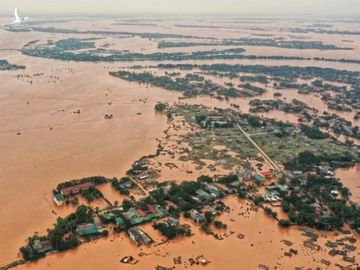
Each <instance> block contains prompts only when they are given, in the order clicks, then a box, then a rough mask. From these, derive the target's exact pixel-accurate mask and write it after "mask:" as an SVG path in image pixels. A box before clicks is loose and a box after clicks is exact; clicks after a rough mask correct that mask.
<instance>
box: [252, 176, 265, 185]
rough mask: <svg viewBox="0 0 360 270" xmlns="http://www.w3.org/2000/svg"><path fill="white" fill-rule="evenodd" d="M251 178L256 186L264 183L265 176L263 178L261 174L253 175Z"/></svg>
mask: <svg viewBox="0 0 360 270" xmlns="http://www.w3.org/2000/svg"><path fill="white" fill-rule="evenodd" d="M253 178H254V179H255V181H256V183H257V184H261V183H263V182H264V181H265V176H263V175H262V174H255V175H254V176H253Z"/></svg>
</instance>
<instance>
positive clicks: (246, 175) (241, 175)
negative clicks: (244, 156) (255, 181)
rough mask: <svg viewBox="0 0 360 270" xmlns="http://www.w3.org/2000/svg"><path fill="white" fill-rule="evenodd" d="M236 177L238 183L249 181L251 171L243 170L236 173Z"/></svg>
mask: <svg viewBox="0 0 360 270" xmlns="http://www.w3.org/2000/svg"><path fill="white" fill-rule="evenodd" d="M237 177H238V178H239V181H240V182H242V181H244V180H249V179H250V178H251V171H249V170H245V171H243V172H239V173H237Z"/></svg>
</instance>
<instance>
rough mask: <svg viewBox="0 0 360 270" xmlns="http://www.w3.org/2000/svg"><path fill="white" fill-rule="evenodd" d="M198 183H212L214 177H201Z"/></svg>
mask: <svg viewBox="0 0 360 270" xmlns="http://www.w3.org/2000/svg"><path fill="white" fill-rule="evenodd" d="M197 181H198V182H199V183H203V182H206V183H212V182H213V179H212V177H210V176H208V175H200V176H199V177H198V179H197Z"/></svg>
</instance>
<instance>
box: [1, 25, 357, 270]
mask: <svg viewBox="0 0 360 270" xmlns="http://www.w3.org/2000/svg"><path fill="white" fill-rule="evenodd" d="M0 21H1V23H6V22H7V20H6V19H2V18H1V19H0ZM113 22H114V21H113V20H110V19H109V20H105V19H104V20H100V19H99V20H97V21H96V22H94V21H92V20H91V21H89V20H87V19H86V20H81V19H78V20H77V22H76V25H75V24H74V22H64V23H59V24H57V25H56V26H57V27H59V28H62V27H63V28H74V26H76V28H77V29H80V30H88V29H90V28H91V29H94V30H96V29H98V30H114V31H133V32H146V31H149V32H161V33H178V34H192V35H199V36H213V37H217V38H223V37H227V38H240V37H249V36H250V35H251V34H253V31H257V33H258V34H264V33H266V34H270V35H273V36H279V35H283V36H284V37H287V36H288V35H289V33H287V32H281V31H279V27H280V26H281V22H280V23H277V24H268V25H267V24H264V23H257V24H256V27H258V28H264V29H265V30H263V31H262V30H261V29H258V30H251V29H249V25H248V24H236V23H231V22H230V24H231V26H232V27H235V29H230V30H229V29H227V30H226V28H222V29H218V30H215V29H201V28H180V27H176V26H175V24H181V23H180V22H179V21H178V20H174V21H171V20H170V22H166V21H161V22H159V23H157V24H156V26H152V27H145V28H146V29H144V27H143V26H128V25H113ZM182 23H183V24H191V23H194V22H193V20H184V21H183V22H182ZM284 23H285V22H284ZM222 24H224V25H226V23H222ZM278 24H280V25H278ZM294 25H295V26H296V23H294V22H289V23H286V26H287V27H290V26H294ZM43 26H54V24H48V25H46V24H44V25H43ZM341 27H345V26H343V25H341ZM303 35H305V37H306V38H307V39H309V40H322V41H324V42H329V43H333V44H336V45H338V46H345V45H346V46H350V45H351V46H353V47H354V50H352V51H318V50H302V51H300V50H292V49H280V48H267V47H246V49H247V50H248V53H249V54H261V55H289V56H299V55H300V56H304V57H328V58H350V59H358V58H357V57H358V56H359V49H360V38H359V36H351V37H346V38H347V39H349V38H351V39H352V40H353V41H354V42H353V43H345V42H341V41H340V40H342V39H345V38H334V37H328V36H324V35H318V34H317V35H315V34H303ZM89 36H91V35H84V36H82V37H89ZM68 37H77V36H76V35H74V34H71V35H67V34H56V33H39V32H26V33H14V32H7V31H5V30H3V29H0V59H7V60H8V61H9V62H11V63H13V64H19V65H24V66H26V69H24V70H17V71H0V108H1V111H0V149H1V151H0V153H1V155H0V205H1V207H0V217H1V219H0V220H1V221H0V235H1V238H0V266H1V265H4V264H6V263H9V262H11V261H14V260H16V259H18V258H19V247H20V246H22V245H24V243H25V241H26V239H27V237H28V236H30V235H32V234H34V232H39V233H40V234H42V233H45V232H46V229H47V228H49V227H51V226H52V224H53V223H54V222H55V220H56V218H57V216H65V215H66V214H68V213H69V211H71V209H69V208H58V207H56V206H55V205H54V203H53V201H52V199H51V191H52V189H53V188H54V187H55V186H56V185H57V184H58V183H59V182H61V181H64V180H69V179H74V178H81V177H86V176H92V175H104V176H107V177H113V176H116V177H121V176H123V175H124V174H125V172H126V170H128V169H129V167H130V166H131V164H132V162H133V161H134V160H136V159H138V158H139V157H141V156H144V155H148V154H152V153H154V152H155V151H156V147H157V138H160V137H162V136H163V130H165V129H166V128H167V123H166V117H164V116H162V115H160V114H156V113H155V112H154V105H155V104H156V103H157V102H158V101H176V100H178V98H179V97H180V94H179V93H176V92H171V91H166V90H163V89H160V88H156V87H146V86H144V85H139V84H137V83H128V82H126V81H123V80H120V79H118V78H115V77H112V76H109V75H108V71H112V70H117V69H118V68H119V67H121V66H127V67H128V66H131V65H133V64H134V63H133V62H127V63H101V62H99V63H85V62H67V61H57V60H50V59H43V58H34V57H29V56H25V55H22V54H21V52H20V51H17V50H13V49H21V48H22V46H23V45H24V44H26V43H27V42H30V41H33V40H40V41H41V42H46V41H47V40H53V39H54V40H57V39H63V38H68ZM195 41H196V40H195ZM97 42H103V43H109V44H110V48H113V49H123V50H127V49H128V50H133V51H139V52H154V51H158V49H157V43H156V41H154V40H150V39H142V38H139V37H129V38H118V37H116V36H112V37H104V39H102V40H101V41H97ZM349 44H350V45H349ZM8 49H12V50H8ZM200 49H205V50H208V49H213V47H206V48H203V47H195V48H180V49H173V48H172V49H166V51H190V50H200ZM188 62H189V63H194V61H188ZM221 62H228V63H243V64H254V63H258V64H265V65H280V64H289V65H299V66H305V65H307V64H309V63H306V61H291V62H289V61H265V60H261V61H260V60H259V61H252V60H244V61H242V60H227V61H223V60H214V61H201V63H221ZM182 63H185V62H182ZM139 64H142V65H153V64H154V62H144V63H139ZM156 64H157V63H156ZM311 65H314V66H321V67H323V66H324V67H336V68H339V69H347V70H356V71H358V70H359V65H356V64H346V63H335V64H334V63H324V62H311ZM274 91H275V90H274V89H271V88H269V89H268V91H267V93H266V94H264V95H263V96H262V97H261V98H262V99H269V98H272V97H273V92H274ZM282 93H283V96H284V97H286V98H287V100H291V99H292V98H297V99H300V100H302V101H304V102H306V103H308V104H309V105H310V106H311V107H316V108H318V109H319V110H327V108H326V105H325V104H324V103H323V102H322V101H321V100H320V98H318V97H316V96H315V95H308V96H304V95H299V94H297V93H296V92H295V91H293V90H283V91H282ZM249 100H250V99H232V100H231V101H230V102H226V101H219V100H216V99H212V98H210V97H196V98H193V99H189V100H185V101H184V100H183V102H189V103H193V104H204V105H207V106H216V107H229V106H230V103H235V104H238V105H240V109H241V110H242V111H244V112H246V111H248V109H249V106H248V101H249ZM78 112H79V113H78ZM105 114H112V115H113V118H112V119H110V120H106V119H104V116H105ZM264 115H265V116H269V117H275V118H277V119H279V120H284V121H286V120H288V121H290V122H296V121H297V116H296V115H293V114H285V113H282V112H270V113H268V114H264ZM340 115H341V116H344V117H346V119H349V120H350V119H352V116H353V115H352V114H346V113H344V114H341V113H340ZM168 176H169V177H170V176H172V175H171V174H168ZM337 176H338V177H340V178H341V180H342V181H343V183H344V184H345V185H346V186H348V187H349V188H350V190H351V192H352V194H353V197H352V198H353V200H354V201H357V202H359V201H360V191H359V190H360V188H359V185H360V183H359V178H360V168H359V167H355V168H352V169H348V170H339V171H337ZM173 177H174V179H176V180H179V181H182V180H186V179H187V178H189V176H186V175H174V176H173ZM102 192H103V193H104V194H106V196H107V197H109V199H110V200H111V201H115V200H119V201H120V200H122V197H121V196H120V195H118V194H117V193H116V192H114V191H113V190H111V189H109V187H108V186H107V187H104V188H102ZM225 202H226V204H228V205H229V206H230V208H231V211H230V213H226V214H223V215H222V216H221V220H222V221H224V222H225V223H227V224H228V227H229V228H228V232H230V231H233V232H234V234H232V235H230V236H228V237H227V238H226V239H224V240H221V241H219V240H215V239H214V238H213V237H212V236H208V235H205V234H203V233H202V232H201V231H199V229H198V227H197V226H195V225H194V224H191V226H192V229H193V232H194V234H195V235H194V236H193V237H191V238H188V239H181V240H176V241H170V242H169V243H166V244H163V245H159V246H157V245H153V246H151V247H142V248H138V247H136V246H134V245H133V244H132V243H131V242H130V240H129V238H128V237H127V236H125V234H124V233H123V234H120V235H113V234H110V236H109V237H108V238H106V239H101V240H97V241H94V242H92V243H87V244H84V245H81V246H80V247H78V248H76V249H74V250H71V251H68V252H64V253H61V254H53V255H50V256H47V257H46V258H43V259H40V260H39V261H37V262H34V263H30V264H26V265H23V266H21V267H18V269H31V270H32V269H34V270H41V269H54V270H56V269H77V270H81V269H104V270H107V269H109V270H110V269H154V267H155V266H156V265H162V266H168V267H171V266H173V258H174V257H175V256H182V258H183V259H184V260H187V259H189V258H190V257H196V256H199V255H204V256H205V257H206V258H208V259H209V260H210V264H209V265H208V266H207V267H206V269H257V266H258V264H259V263H262V264H266V265H269V266H271V267H272V269H273V268H275V267H277V269H294V267H295V266H299V265H301V266H304V267H312V268H314V266H315V265H318V262H319V261H320V260H321V258H322V257H323V256H325V255H326V254H327V253H326V250H323V251H321V252H318V253H314V252H310V251H308V250H306V249H305V248H304V247H303V246H302V241H303V240H305V239H306V238H305V237H304V236H302V234H301V230H300V228H292V229H288V230H285V229H280V228H279V227H278V226H277V223H276V221H274V220H273V219H270V218H269V217H268V216H266V215H264V213H263V211H262V210H259V211H257V212H254V211H249V210H248V209H249V208H250V205H249V203H248V202H246V201H241V200H238V199H236V198H233V197H230V198H227V199H226V201H225ZM184 222H186V221H184ZM144 227H145V230H146V231H147V232H148V233H149V234H150V235H151V236H152V237H153V238H154V239H155V241H156V242H160V241H161V239H162V237H161V236H160V235H159V234H158V233H157V232H156V231H154V230H153V229H152V227H151V225H150V224H148V225H145V226H144ZM224 233H225V232H224ZM239 233H242V234H244V235H245V238H244V239H242V240H240V239H238V238H237V237H236V236H237V235H238V234H239ZM332 237H334V236H333V235H332V234H331V233H328V234H324V235H323V237H322V239H323V240H320V241H325V239H331V238H332ZM283 239H286V240H289V241H291V242H293V243H294V248H296V249H297V250H299V254H298V255H297V256H295V257H293V258H288V257H284V256H283V253H284V250H285V249H286V246H284V244H283V243H282V242H281V240H283ZM141 251H143V252H145V253H149V254H150V255H148V256H139V253H140V252H141ZM125 255H132V256H133V257H135V258H137V259H139V262H138V263H137V264H136V265H131V266H130V265H123V264H120V262H119V260H120V259H121V258H122V257H123V256H125ZM330 260H331V262H332V263H333V264H334V263H335V260H336V259H330ZM182 267H184V265H181V266H177V267H176V268H177V269H182ZM192 268H193V269H198V268H199V269H200V268H202V267H200V266H193V267H192Z"/></svg>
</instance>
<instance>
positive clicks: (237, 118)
mask: <svg viewBox="0 0 360 270" xmlns="http://www.w3.org/2000/svg"><path fill="white" fill-rule="evenodd" d="M155 110H156V111H157V113H160V114H163V115H164V117H167V118H168V129H167V130H165V131H164V138H162V139H158V142H159V144H158V150H157V152H156V153H154V154H151V155H148V156H144V157H141V158H140V159H139V160H137V161H135V162H134V163H133V165H132V167H131V168H130V169H129V170H128V172H127V175H126V176H123V177H120V178H116V177H114V178H112V179H109V178H106V177H102V176H94V177H88V178H83V179H76V180H71V181H65V182H62V183H59V184H58V185H57V186H56V187H54V190H53V203H55V204H56V205H57V207H59V208H62V207H71V208H73V209H74V211H73V212H72V213H70V214H69V215H68V216H65V217H58V218H57V220H56V223H55V224H54V227H53V228H50V229H48V232H47V234H46V235H41V234H35V235H32V236H30V237H29V238H28V241H27V243H26V244H25V245H24V246H22V247H21V248H20V251H21V256H22V259H21V260H19V261H16V262H13V263H11V264H9V265H8V266H5V267H2V268H1V269H9V268H11V267H14V266H17V265H19V264H24V263H26V262H29V261H34V260H38V259H40V258H41V257H44V256H47V255H50V254H52V253H56V252H65V251H66V250H68V249H72V248H75V247H76V246H78V245H80V244H84V245H86V242H89V241H94V240H96V239H98V238H102V237H104V238H106V237H108V236H109V234H125V235H127V236H128V238H129V241H131V242H133V244H135V245H136V246H139V248H140V247H141V246H158V245H164V244H166V242H167V241H172V239H175V238H189V239H191V237H192V235H193V233H192V225H189V222H192V224H193V225H195V226H198V227H199V228H200V230H201V231H202V232H203V233H205V234H207V235H208V237H213V238H215V239H217V240H218V241H225V240H226V238H228V237H237V238H238V239H239V241H241V239H244V238H245V237H246V235H244V234H242V233H238V234H237V235H234V232H233V231H229V230H228V229H227V224H226V223H225V222H224V221H222V218H221V217H222V215H223V214H224V213H227V212H229V211H230V207H229V206H228V205H227V204H226V202H225V199H226V198H227V197H237V198H239V200H245V201H247V202H248V203H249V204H248V205H249V207H248V209H247V211H263V212H264V215H268V216H269V217H271V218H273V219H275V220H276V222H277V223H278V226H279V227H281V228H285V229H286V228H289V227H292V226H297V227H299V230H302V231H303V234H304V236H306V240H304V241H303V243H302V245H303V248H304V249H305V250H308V251H309V252H310V254H314V253H316V252H319V251H320V250H324V249H326V250H327V252H326V253H327V257H329V258H336V261H337V262H336V263H333V262H331V260H330V259H328V258H326V257H323V258H322V259H321V260H319V261H316V264H317V268H312V269H335V268H336V269H359V264H358V258H359V255H358V253H357V252H358V250H357V246H356V242H357V239H358V238H357V235H358V234H360V206H359V205H358V204H355V203H353V202H352V201H351V200H350V194H351V193H350V191H349V189H348V188H346V187H344V186H343V185H342V184H341V182H339V181H338V180H337V179H336V178H335V176H334V170H335V169H336V168H340V167H349V166H351V165H354V164H356V163H358V162H359V147H358V146H356V145H352V144H346V143H341V142H339V141H338V140H337V139H335V138H331V137H327V138H326V139H324V138H323V139H320V140H319V139H318V138H314V136H313V134H318V133H319V132H320V133H321V131H320V130H318V129H315V128H314V129H313V130H310V131H309V130H308V128H306V126H301V125H300V126H299V125H294V124H290V123H284V122H282V121H276V120H274V119H267V118H261V117H258V116H254V115H250V114H242V113H240V112H238V111H236V110H232V109H218V108H213V109H211V108H208V107H205V106H202V105H187V104H183V103H181V102H175V103H173V104H169V103H158V104H157V105H156V106H155ZM258 136H266V140H262V139H258V138H257V137H258ZM255 137H256V139H253V138H255ZM284 142H286V145H287V149H284V152H285V153H286V152H287V151H289V152H292V153H296V157H294V158H293V159H288V158H287V157H286V155H285V156H282V155H284V154H280V153H278V152H276V150H275V149H276V148H277V147H279V146H278V145H277V147H275V146H276V144H282V143H284ZM267 144H270V145H267ZM269 147H270V148H269ZM280 148H282V147H280ZM271 149H273V150H271ZM180 164H182V165H180ZM178 166H183V167H184V166H186V174H187V176H188V179H189V180H188V181H184V182H181V183H177V182H175V181H171V179H168V180H166V181H158V179H159V178H160V176H161V174H162V173H163V172H165V174H166V171H171V170H176V169H177V168H178ZM197 171H198V172H199V173H196V172H197ZM200 172H201V175H199V174H200ZM194 175H199V176H198V177H194ZM104 185H110V186H111V188H112V189H114V190H116V191H117V192H118V193H119V194H121V195H122V196H125V197H126V199H123V201H115V202H114V203H112V202H110V201H109V200H108V199H107V198H106V196H105V195H104V194H103V193H102V192H101V191H100V190H99V188H100V187H101V186H104ZM79 199H81V201H83V200H85V202H88V203H90V202H94V201H98V200H102V201H104V202H105V204H106V205H107V206H105V207H98V206H96V207H92V206H91V205H90V204H80V202H79V201H80V200H79ZM239 203H240V202H239ZM245 215H246V213H245ZM147 223H150V224H152V227H153V228H154V229H155V230H157V231H159V232H160V234H161V235H163V236H164V240H162V242H155V241H154V240H153V238H152V236H151V235H150V234H149V233H148V232H147V231H146V230H145V229H143V228H142V227H141V225H142V224H147ZM321 231H335V232H336V233H335V235H336V237H335V239H334V240H333V241H331V240H327V241H326V242H323V243H324V244H320V243H319V241H318V239H319V237H320V235H319V234H320V232H321ZM282 241H283V242H284V246H285V247H286V248H285V249H284V254H283V256H285V257H290V258H291V257H296V256H297V254H298V252H299V251H298V249H297V248H295V247H294V246H293V243H292V242H291V241H288V240H286V239H284V240H282ZM179 245H181V243H180V244H179ZM141 256H146V254H144V252H140V253H139V256H138V257H135V256H134V254H129V255H128V256H125V257H122V258H119V263H123V264H128V265H132V264H136V263H137V262H138V261H139V260H141ZM211 263H212V262H211V259H210V258H207V257H206V256H204V255H202V254H199V255H197V256H195V257H193V258H182V257H181V256H174V257H173V265H172V266H171V265H170V266H169V265H158V266H157V267H156V269H162V270H165V269H173V268H174V267H175V268H176V266H179V265H182V266H183V267H185V268H188V267H190V268H191V266H193V265H202V266H203V267H206V265H208V264H211ZM258 268H259V269H276V268H277V266H269V265H266V264H263V263H262V262H261V261H259V263H258ZM296 269H310V268H303V267H302V266H301V265H299V266H298V267H296Z"/></svg>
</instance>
